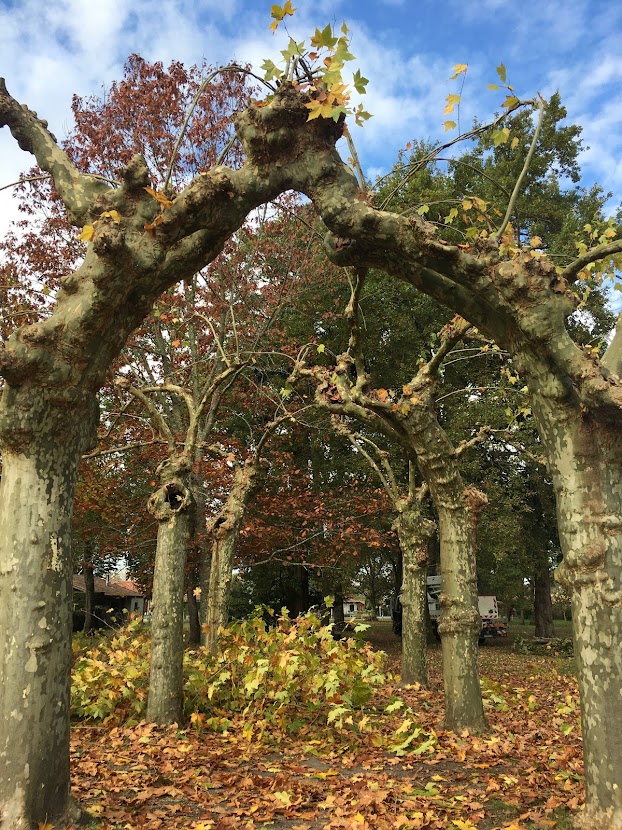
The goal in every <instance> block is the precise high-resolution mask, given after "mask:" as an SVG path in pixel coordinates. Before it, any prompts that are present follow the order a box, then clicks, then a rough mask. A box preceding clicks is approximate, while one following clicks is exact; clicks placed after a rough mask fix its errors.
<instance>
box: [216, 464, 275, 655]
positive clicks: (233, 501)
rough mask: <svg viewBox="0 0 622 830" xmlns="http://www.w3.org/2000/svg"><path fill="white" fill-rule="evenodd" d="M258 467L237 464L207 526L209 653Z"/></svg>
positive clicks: (223, 617) (223, 619)
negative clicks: (222, 500) (228, 488)
mask: <svg viewBox="0 0 622 830" xmlns="http://www.w3.org/2000/svg"><path fill="white" fill-rule="evenodd" d="M261 479H262V469H261V467H260V464H259V461H258V460H257V459H255V458H250V459H248V460H247V461H246V463H245V464H244V465H243V466H242V467H238V469H237V470H236V472H235V477H234V479H233V485H232V487H231V491H230V493H229V495H228V497H227V501H226V502H225V504H224V506H223V508H222V510H221V511H220V513H219V514H218V516H216V517H215V518H214V519H212V520H211V521H210V522H209V523H208V526H207V531H208V536H209V537H211V539H212V550H211V567H210V580H209V590H208V594H207V611H206V620H205V625H204V640H203V644H204V645H205V647H206V648H208V649H209V651H210V653H211V654H216V653H217V651H218V629H219V628H224V626H225V625H226V624H227V620H228V617H229V596H230V593H231V578H232V575H233V562H234V560H235V553H236V550H237V546H238V537H239V535H240V528H241V526H242V521H243V519H244V513H245V511H246V507H247V505H248V503H249V501H250V500H251V498H252V497H253V495H254V494H255V492H256V491H257V488H258V487H259V486H260V483H261Z"/></svg>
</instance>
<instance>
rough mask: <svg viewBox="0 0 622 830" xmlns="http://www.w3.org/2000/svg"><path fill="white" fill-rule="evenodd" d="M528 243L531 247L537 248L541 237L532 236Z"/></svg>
mask: <svg viewBox="0 0 622 830" xmlns="http://www.w3.org/2000/svg"><path fill="white" fill-rule="evenodd" d="M529 244H530V245H531V247H532V248H539V247H540V246H541V245H542V239H541V238H540V237H539V236H532V237H531V240H530V242H529Z"/></svg>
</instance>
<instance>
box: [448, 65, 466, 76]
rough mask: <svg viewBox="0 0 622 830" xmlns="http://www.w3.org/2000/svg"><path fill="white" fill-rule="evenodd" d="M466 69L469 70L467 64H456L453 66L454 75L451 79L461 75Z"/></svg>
mask: <svg viewBox="0 0 622 830" xmlns="http://www.w3.org/2000/svg"><path fill="white" fill-rule="evenodd" d="M468 68H469V65H468V63H457V64H456V65H455V66H454V74H453V75H452V76H451V77H452V78H457V77H458V75H462V74H463V73H464V72H466V71H467V69H468Z"/></svg>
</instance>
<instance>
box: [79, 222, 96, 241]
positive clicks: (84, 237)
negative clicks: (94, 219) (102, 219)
mask: <svg viewBox="0 0 622 830" xmlns="http://www.w3.org/2000/svg"><path fill="white" fill-rule="evenodd" d="M94 236H95V227H94V226H93V225H85V226H84V227H83V228H82V233H81V234H79V236H78V239H79V240H80V242H90V241H91V239H92V238H93V237H94Z"/></svg>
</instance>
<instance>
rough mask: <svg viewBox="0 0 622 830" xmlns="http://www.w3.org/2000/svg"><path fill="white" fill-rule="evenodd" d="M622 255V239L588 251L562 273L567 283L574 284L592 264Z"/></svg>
mask: <svg viewBox="0 0 622 830" xmlns="http://www.w3.org/2000/svg"><path fill="white" fill-rule="evenodd" d="M619 253H622V239H614V240H612V241H611V242H605V243H604V244H603V245H597V246H596V247H595V248H592V249H591V250H589V251H586V252H585V253H584V254H582V255H581V256H580V257H577V259H575V260H574V261H573V262H571V263H570V265H567V266H566V267H565V268H564V270H563V271H562V277H563V278H564V279H565V280H566V281H567V282H574V280H575V279H576V278H577V276H578V275H579V274H580V273H581V271H582V270H583V269H584V268H585V267H586V266H587V265H590V263H592V262H598V261H599V260H601V259H605V257H608V256H614V255H615V254H619Z"/></svg>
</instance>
